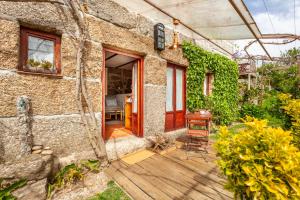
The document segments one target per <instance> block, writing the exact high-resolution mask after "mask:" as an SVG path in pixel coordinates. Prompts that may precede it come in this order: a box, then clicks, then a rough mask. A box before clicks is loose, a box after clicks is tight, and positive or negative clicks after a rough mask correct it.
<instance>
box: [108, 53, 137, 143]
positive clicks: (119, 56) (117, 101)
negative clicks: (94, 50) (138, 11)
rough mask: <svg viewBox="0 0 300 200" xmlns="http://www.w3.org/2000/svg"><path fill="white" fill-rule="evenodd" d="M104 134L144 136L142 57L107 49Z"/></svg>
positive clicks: (109, 137) (110, 135) (110, 136)
mask: <svg viewBox="0 0 300 200" xmlns="http://www.w3.org/2000/svg"><path fill="white" fill-rule="evenodd" d="M104 66H105V70H103V79H104V80H103V83H104V84H103V91H104V92H103V93H104V94H103V104H102V105H103V110H104V113H105V114H104V116H103V119H102V122H103V123H102V124H103V130H102V133H103V137H104V139H106V140H108V139H112V138H119V137H125V136H130V135H136V136H140V137H141V136H142V117H141V116H142V111H143V110H142V99H143V98H142V97H143V91H142V88H143V87H141V85H142V78H143V77H142V76H141V74H142V73H141V71H142V69H143V68H142V59H141V58H140V57H139V56H134V55H128V54H124V53H121V52H117V51H114V50H107V49H106V50H105V51H104Z"/></svg>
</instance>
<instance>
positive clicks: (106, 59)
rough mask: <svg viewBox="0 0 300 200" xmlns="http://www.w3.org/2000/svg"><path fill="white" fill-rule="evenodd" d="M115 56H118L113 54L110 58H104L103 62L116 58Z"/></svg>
mask: <svg viewBox="0 0 300 200" xmlns="http://www.w3.org/2000/svg"><path fill="white" fill-rule="evenodd" d="M117 55H118V54H117V53H115V54H113V55H111V56H109V57H107V58H105V61H108V60H109V59H112V58H113V57H115V56H117Z"/></svg>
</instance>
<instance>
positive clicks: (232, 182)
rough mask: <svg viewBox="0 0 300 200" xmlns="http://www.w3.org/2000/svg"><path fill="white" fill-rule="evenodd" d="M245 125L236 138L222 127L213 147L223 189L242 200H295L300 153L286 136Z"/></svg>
mask: <svg viewBox="0 0 300 200" xmlns="http://www.w3.org/2000/svg"><path fill="white" fill-rule="evenodd" d="M245 125H246V128H245V129H242V130H241V131H240V132H239V133H237V134H233V133H231V132H230V131H228V129H227V128H226V127H222V128H221V129H220V136H219V139H218V141H217V142H216V143H215V148H216V150H217V153H218V155H219V156H220V160H219V161H218V165H219V167H220V168H221V170H222V172H223V173H224V175H225V176H227V185H226V187H227V188H228V189H230V190H231V191H233V192H234V193H235V197H236V198H237V197H240V198H242V199H299V198H300V181H299V180H300V151H299V149H298V148H296V147H295V146H294V145H293V144H292V143H291V142H292V139H293V137H292V135H291V134H290V132H289V131H284V130H283V129H281V128H272V127H267V121H266V120H257V119H254V118H250V117H248V119H247V121H246V122H245Z"/></svg>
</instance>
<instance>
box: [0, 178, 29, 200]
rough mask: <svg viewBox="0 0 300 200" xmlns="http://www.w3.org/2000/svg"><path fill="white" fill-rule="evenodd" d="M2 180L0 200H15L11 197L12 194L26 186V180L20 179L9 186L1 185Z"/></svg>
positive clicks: (0, 180)
mask: <svg viewBox="0 0 300 200" xmlns="http://www.w3.org/2000/svg"><path fill="white" fill-rule="evenodd" d="M2 182H3V179H0V200H15V199H17V198H16V197H14V196H13V195H12V192H13V191H14V190H16V189H18V188H21V187H23V186H24V185H26V184H27V180H25V179H22V180H19V181H16V182H14V183H12V184H10V185H5V186H4V185H2Z"/></svg>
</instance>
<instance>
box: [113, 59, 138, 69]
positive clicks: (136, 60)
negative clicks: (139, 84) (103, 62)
mask: <svg viewBox="0 0 300 200" xmlns="http://www.w3.org/2000/svg"><path fill="white" fill-rule="evenodd" d="M136 61H137V60H132V61H129V62H127V63H124V64H121V65H118V66H116V67H110V68H116V69H118V68H120V67H123V66H125V65H128V64H130V63H134V62H136Z"/></svg>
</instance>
